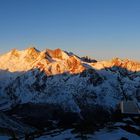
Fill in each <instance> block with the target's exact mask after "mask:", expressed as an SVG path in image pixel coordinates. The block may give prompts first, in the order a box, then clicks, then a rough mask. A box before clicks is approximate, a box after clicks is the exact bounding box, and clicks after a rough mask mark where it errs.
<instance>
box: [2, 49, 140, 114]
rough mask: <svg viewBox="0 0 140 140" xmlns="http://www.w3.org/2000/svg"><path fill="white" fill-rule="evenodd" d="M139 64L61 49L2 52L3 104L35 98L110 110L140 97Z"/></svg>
mask: <svg viewBox="0 0 140 140" xmlns="http://www.w3.org/2000/svg"><path fill="white" fill-rule="evenodd" d="M139 68H140V64H139V63H138V62H135V61H131V60H128V59H125V60H122V59H119V58H114V59H112V60H108V61H97V62H95V61H92V60H91V59H90V61H85V60H84V61H83V59H81V58H80V57H78V56H76V55H74V54H72V53H68V52H65V51H63V50H61V49H56V50H50V49H46V50H44V51H38V50H37V49H35V48H28V49H26V50H23V51H18V50H15V49H14V50H12V51H10V52H9V53H6V54H3V55H1V56H0V69H1V70H0V99H1V100H0V110H1V109H9V108H13V107H14V106H15V105H18V104H25V103H26V104H27V103H33V104H53V105H55V106H57V105H58V106H59V107H60V108H61V109H63V110H64V111H71V112H77V113H79V114H80V113H81V112H83V110H84V111H85V109H87V108H92V107H94V109H93V110H97V108H96V107H99V108H103V109H105V110H107V111H108V112H110V111H111V110H115V109H116V108H117V105H118V104H119V102H120V101H121V100H123V99H124V98H126V97H127V98H132V99H133V98H135V99H136V100H138V101H139V98H140V97H139V93H138V92H139V90H138V89H139V88H140V73H139ZM103 112H104V111H103ZM83 114H85V113H83Z"/></svg>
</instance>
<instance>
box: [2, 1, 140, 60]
mask: <svg viewBox="0 0 140 140" xmlns="http://www.w3.org/2000/svg"><path fill="white" fill-rule="evenodd" d="M29 45H34V46H36V47H37V48H38V49H40V50H43V49H45V48H50V49H54V48H62V49H63V50H67V51H72V52H74V53H76V54H78V55H81V56H82V55H89V56H91V57H93V58H97V59H108V58H112V57H116V56H118V57H121V58H125V57H128V58H131V59H136V60H140V0H0V53H4V52H7V51H9V50H10V49H12V48H17V49H20V50H21V49H25V48H27V47H28V46H29Z"/></svg>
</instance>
